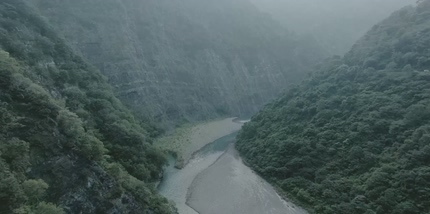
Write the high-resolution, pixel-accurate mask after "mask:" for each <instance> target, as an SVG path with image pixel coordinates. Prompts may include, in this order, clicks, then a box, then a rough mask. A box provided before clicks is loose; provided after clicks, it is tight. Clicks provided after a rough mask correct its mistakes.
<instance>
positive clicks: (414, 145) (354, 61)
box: [237, 1, 430, 214]
mask: <svg viewBox="0 0 430 214" xmlns="http://www.w3.org/2000/svg"><path fill="white" fill-rule="evenodd" d="M429 11H430V2H429V1H421V3H420V4H419V5H418V6H417V7H415V8H413V7H408V8H405V9H402V10H400V11H398V12H395V13H394V14H393V15H392V16H391V17H389V18H388V19H386V20H385V21H383V22H381V23H380V24H378V25H376V26H375V27H373V28H372V30H370V31H369V32H368V33H367V35H365V36H364V37H363V38H362V39H361V40H360V41H359V42H358V43H357V44H356V45H355V46H354V47H353V48H352V50H351V51H350V52H349V53H348V54H346V56H345V57H344V58H332V59H331V60H327V62H325V63H323V64H322V65H321V66H320V68H319V70H318V71H316V72H314V73H313V74H312V77H311V78H309V79H308V80H306V81H305V82H303V83H302V84H301V85H300V86H297V87H295V88H294V89H292V90H289V91H288V92H286V93H285V95H283V96H282V97H281V98H280V99H278V100H276V101H275V102H273V103H271V104H270V105H268V106H266V107H265V108H264V109H263V110H262V111H261V112H259V113H258V114H257V115H255V116H254V117H253V118H252V121H251V122H249V123H247V124H246V125H245V126H244V127H243V129H242V131H241V133H240V135H239V137H238V142H237V148H238V150H239V151H240V152H241V153H242V154H243V156H244V157H245V159H246V161H247V162H248V163H249V164H250V165H251V166H252V167H253V168H254V169H255V170H256V171H257V172H259V173H261V174H262V175H263V176H264V177H265V178H267V179H268V180H270V181H272V182H273V183H274V184H276V185H277V186H278V187H280V189H282V191H284V192H286V193H288V194H289V195H290V196H293V197H294V198H296V199H297V200H299V201H301V202H303V203H304V204H307V205H308V206H309V207H311V208H313V211H314V213H319V214H324V213H326V214H333V213H351V214H352V213H357V214H362V213H368V214H370V213H377V214H382V213H393V214H412V213H417V214H418V213H429V212H430V202H429V200H428V199H429V198H430V189H429V187H430V167H429V166H430V122H429V121H430V107H429V106H430V96H429V93H430V91H429V90H430V71H429V70H430V52H429V48H430V12H429Z"/></svg>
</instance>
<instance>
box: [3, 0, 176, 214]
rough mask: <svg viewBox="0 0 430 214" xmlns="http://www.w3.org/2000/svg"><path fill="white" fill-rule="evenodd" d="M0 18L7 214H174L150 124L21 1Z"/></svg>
mask: <svg viewBox="0 0 430 214" xmlns="http://www.w3.org/2000/svg"><path fill="white" fill-rule="evenodd" d="M0 14H1V15H0V127H1V128H0V213H8V214H9V213H19V214H51V213H52V214H59V213H173V212H174V208H172V206H171V205H170V204H169V203H168V202H167V200H166V199H164V198H162V197H161V196H159V195H158V194H157V193H156V190H155V188H154V186H153V184H151V182H153V181H156V180H158V179H159V176H160V173H161V167H162V165H163V164H164V162H165V157H164V156H163V155H162V154H161V153H160V152H159V151H158V150H156V149H154V147H153V146H152V145H151V137H150V135H151V134H152V133H150V130H151V127H150V126H148V125H146V124H139V123H138V122H137V120H136V119H134V117H133V116H132V114H131V113H130V112H129V111H128V110H127V109H126V108H125V107H124V106H123V105H122V104H121V102H120V101H119V100H118V99H116V98H115V96H114V94H113V92H112V89H111V87H110V86H109V85H108V83H107V80H106V78H105V77H104V76H102V74H101V73H100V72H99V71H97V70H96V69H95V68H93V67H92V66H90V65H88V64H86V63H85V62H84V61H83V60H82V59H81V58H80V57H78V56H77V55H75V54H74V53H73V52H72V51H71V50H70V48H68V47H67V46H66V45H65V44H64V42H63V40H62V39H60V38H59V37H58V36H57V35H56V34H55V33H54V32H53V30H51V29H50V27H48V26H47V25H46V23H45V22H44V21H43V20H42V19H41V18H40V17H38V15H36V14H35V13H33V12H32V11H31V9H29V7H27V6H26V4H25V3H24V2H23V1H21V0H2V1H0Z"/></svg>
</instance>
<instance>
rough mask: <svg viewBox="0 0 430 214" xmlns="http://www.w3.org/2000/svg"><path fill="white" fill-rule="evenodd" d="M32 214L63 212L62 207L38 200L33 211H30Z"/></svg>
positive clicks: (58, 213)
mask: <svg viewBox="0 0 430 214" xmlns="http://www.w3.org/2000/svg"><path fill="white" fill-rule="evenodd" d="M32 213H34V214H65V212H64V211H63V209H61V208H59V207H57V206H55V205H54V204H52V203H45V202H40V203H39V204H38V205H37V206H36V208H34V211H33V212H32Z"/></svg>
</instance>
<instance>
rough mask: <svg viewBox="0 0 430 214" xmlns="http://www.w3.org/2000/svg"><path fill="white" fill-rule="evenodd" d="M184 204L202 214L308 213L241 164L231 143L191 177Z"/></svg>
mask: <svg viewBox="0 0 430 214" xmlns="http://www.w3.org/2000/svg"><path fill="white" fill-rule="evenodd" d="M186 204H187V205H188V206H189V207H191V208H193V209H194V210H196V211H197V212H198V213H205V214H218V213H237V214H261V213H267V214H307V212H306V210H304V209H302V208H301V207H300V206H296V205H295V204H293V203H291V202H289V201H287V200H284V199H282V197H281V196H280V195H279V194H277V192H276V191H275V188H273V187H272V186H271V185H270V184H269V183H268V182H266V181H265V180H264V179H263V178H261V177H260V176H258V174H256V173H255V172H254V171H253V170H251V169H250V168H249V167H247V166H246V165H244V164H243V162H242V159H241V157H240V156H239V153H238V152H237V151H236V149H235V148H234V145H233V144H230V145H229V146H228V149H227V150H226V151H225V152H224V153H223V154H222V155H221V156H220V157H219V158H218V159H217V160H216V161H215V162H214V163H213V164H212V165H210V166H209V167H207V168H206V169H205V170H203V171H202V172H200V173H199V174H198V175H197V176H196V177H195V178H194V180H193V182H192V183H191V185H190V187H189V189H188V193H187V200H186Z"/></svg>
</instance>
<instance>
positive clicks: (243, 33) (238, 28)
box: [27, 0, 321, 121]
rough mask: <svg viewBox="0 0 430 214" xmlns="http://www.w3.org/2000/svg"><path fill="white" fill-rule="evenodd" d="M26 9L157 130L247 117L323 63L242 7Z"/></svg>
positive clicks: (90, 4) (69, 4) (305, 44)
mask: <svg viewBox="0 0 430 214" xmlns="http://www.w3.org/2000/svg"><path fill="white" fill-rule="evenodd" d="M27 1H29V2H31V3H33V4H34V6H35V7H36V8H38V9H39V10H40V12H41V13H42V14H43V15H44V16H45V17H46V18H47V19H48V20H49V21H50V23H51V24H52V25H53V26H54V27H55V28H57V29H58V30H59V31H60V32H62V34H63V35H64V37H65V38H66V40H67V41H68V43H69V44H70V45H71V46H73V47H74V49H75V50H76V51H77V52H79V53H81V55H82V56H83V57H84V58H86V59H87V60H88V61H89V62H90V63H92V64H93V65H95V66H96V67H97V68H99V69H100V70H101V71H102V73H103V74H104V75H106V76H107V77H108V78H109V82H110V83H111V84H112V85H113V86H114V87H115V92H116V94H117V96H118V97H119V98H120V99H121V100H122V101H123V102H125V103H126V104H127V105H128V106H130V107H131V108H132V109H134V111H135V112H137V113H138V115H150V117H151V118H152V119H154V120H156V121H167V120H173V121H179V120H182V119H185V120H202V119H206V118H210V117H216V116H219V115H226V114H234V115H239V116H250V115H251V114H252V113H254V112H255V111H256V110H258V109H259V108H260V107H261V106H262V105H264V104H265V103H266V102H268V101H269V100H271V99H272V98H273V97H275V96H276V95H277V94H278V93H279V92H281V91H282V90H283V89H284V88H286V87H287V85H288V84H290V83H293V82H296V81H297V80H300V79H301V77H302V76H303V75H304V74H305V73H306V72H305V70H306V69H307V68H308V66H309V65H311V64H314V63H315V62H316V61H317V60H318V59H319V58H320V56H321V54H320V53H321V52H320V51H319V50H318V48H317V46H316V45H315V44H314V43H313V42H312V41H309V40H305V39H300V38H296V37H295V36H294V35H292V34H290V33H288V32H287V31H286V30H284V29H283V28H282V27H281V26H280V25H278V24H277V23H275V22H274V21H273V20H271V19H270V18H269V17H266V16H265V15H264V14H261V13H260V12H259V11H258V10H257V9H255V8H254V7H253V5H251V4H250V3H248V2H247V1H234V2H232V1H226V0H222V1H216V2H215V1H197V0H185V1H180V2H179V1H155V0H149V1H138V0H121V1H120V0H103V1H101V0H98V1H84V0H73V1H72V0H66V1H42V0H27Z"/></svg>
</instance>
